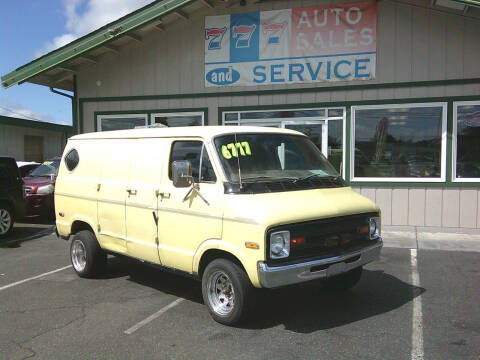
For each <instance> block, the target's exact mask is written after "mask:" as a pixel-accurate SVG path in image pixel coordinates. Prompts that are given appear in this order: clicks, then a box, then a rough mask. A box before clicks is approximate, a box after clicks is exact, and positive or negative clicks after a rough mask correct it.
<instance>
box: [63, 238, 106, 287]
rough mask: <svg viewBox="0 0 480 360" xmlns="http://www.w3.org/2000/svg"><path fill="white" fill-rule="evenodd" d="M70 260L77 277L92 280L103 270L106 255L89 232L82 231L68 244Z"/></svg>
mask: <svg viewBox="0 0 480 360" xmlns="http://www.w3.org/2000/svg"><path fill="white" fill-rule="evenodd" d="M70 260H71V262H72V266H73V269H74V270H75V272H76V273H77V274H78V276H80V277H82V278H94V277H96V276H98V275H100V274H101V273H102V271H103V270H104V268H105V265H106V263H107V254H106V253H105V252H104V251H103V250H102V248H101V247H100V245H99V244H98V241H97V239H96V238H95V235H94V234H93V233H92V232H91V231H89V230H82V231H79V232H78V233H76V234H75V235H74V236H73V239H72V243H71V244H70Z"/></svg>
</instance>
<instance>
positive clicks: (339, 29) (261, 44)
mask: <svg viewBox="0 0 480 360" xmlns="http://www.w3.org/2000/svg"><path fill="white" fill-rule="evenodd" d="M376 23H377V7H376V2H375V1H369V2H362V3H355V4H342V5H340V4H337V5H329V6H314V7H306V8H296V9H286V10H273V11H262V12H250V13H244V14H231V15H221V16H207V17H206V18H205V34H204V35H205V36H204V39H205V86H229V85H241V86H245V85H246V86H257V85H271V84H294V83H312V82H325V81H342V80H370V79H374V78H375V63H376Z"/></svg>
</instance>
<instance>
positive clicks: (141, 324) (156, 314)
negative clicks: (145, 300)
mask: <svg viewBox="0 0 480 360" xmlns="http://www.w3.org/2000/svg"><path fill="white" fill-rule="evenodd" d="M183 300H185V299H184V298H179V299H177V300H175V301H173V302H171V303H170V304H168V305H167V306H164V307H163V308H161V309H160V310H158V311H157V312H156V313H153V314H152V315H150V316H149V317H147V318H146V319H144V320H142V321H140V322H139V323H137V324H135V325H133V326H132V327H131V328H130V329H128V330H125V331H124V333H125V334H127V335H130V334H132V333H134V332H135V331H137V330H138V329H140V328H141V327H142V326H145V325H147V324H148V323H149V322H151V321H153V320H155V319H156V318H158V317H159V316H160V315H162V314H163V313H165V312H167V311H168V310H170V309H171V308H173V307H175V306H177V305H178V304H180V303H181V302H182V301H183Z"/></svg>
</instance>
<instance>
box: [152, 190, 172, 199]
mask: <svg viewBox="0 0 480 360" xmlns="http://www.w3.org/2000/svg"><path fill="white" fill-rule="evenodd" d="M155 196H156V197H159V196H160V197H161V198H162V200H163V199H170V193H167V192H161V191H160V190H155Z"/></svg>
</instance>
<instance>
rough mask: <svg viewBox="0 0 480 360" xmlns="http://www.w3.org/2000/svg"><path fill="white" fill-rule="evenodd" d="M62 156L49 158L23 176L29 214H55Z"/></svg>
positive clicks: (27, 213) (48, 215) (51, 215)
mask: <svg viewBox="0 0 480 360" xmlns="http://www.w3.org/2000/svg"><path fill="white" fill-rule="evenodd" d="M60 159H61V158H60V157H55V158H53V159H50V160H47V161H45V162H44V163H42V165H40V166H39V167H38V168H36V169H35V170H33V171H32V172H30V173H29V174H28V176H26V177H24V178H23V181H24V183H25V195H26V198H27V211H26V215H27V216H33V215H41V216H45V217H54V216H55V205H54V202H53V192H54V190H55V181H56V179H57V174H58V168H59V166H60Z"/></svg>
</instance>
